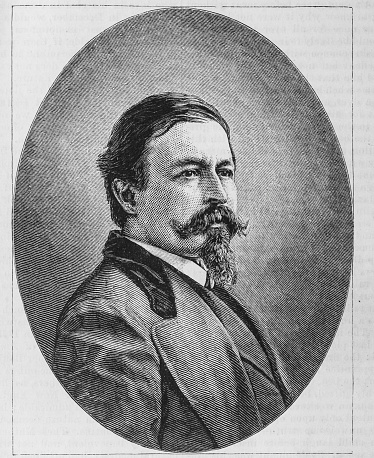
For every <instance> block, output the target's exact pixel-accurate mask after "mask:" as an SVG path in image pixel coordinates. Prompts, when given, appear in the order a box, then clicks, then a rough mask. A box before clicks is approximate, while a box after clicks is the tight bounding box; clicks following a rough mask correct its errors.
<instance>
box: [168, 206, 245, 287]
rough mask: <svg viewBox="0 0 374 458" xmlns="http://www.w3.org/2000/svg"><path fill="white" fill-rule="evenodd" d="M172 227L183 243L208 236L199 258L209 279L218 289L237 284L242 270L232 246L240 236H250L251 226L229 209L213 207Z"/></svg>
mask: <svg viewBox="0 0 374 458" xmlns="http://www.w3.org/2000/svg"><path fill="white" fill-rule="evenodd" d="M171 224H172V227H174V229H175V231H176V232H177V233H178V234H179V236H180V237H181V238H182V239H187V238H188V237H191V236H193V235H198V234H204V235H205V236H206V239H205V242H204V244H203V246H202V247H201V249H200V250H199V252H198V255H199V256H200V258H201V259H202V260H203V261H204V264H205V266H206V267H207V269H208V276H209V278H210V279H212V280H213V281H214V283H215V284H216V285H219V286H225V285H233V284H235V283H236V280H237V277H238V269H237V266H236V261H235V254H234V251H233V250H232V249H231V247H230V242H231V239H232V238H233V237H234V236H235V235H236V234H239V235H244V236H245V235H247V227H248V222H244V221H243V220H242V219H241V218H240V217H238V216H237V215H235V213H234V212H233V211H232V210H231V209H230V208H229V207H227V206H226V205H211V206H209V207H208V208H206V209H202V210H200V211H198V212H197V213H196V214H195V215H193V216H192V218H191V219H190V220H189V221H188V222H187V223H185V224H179V223H178V222H177V221H172V222H171ZM213 225H214V226H213Z"/></svg>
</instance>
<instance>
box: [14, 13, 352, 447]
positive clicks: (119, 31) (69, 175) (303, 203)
mask: <svg viewBox="0 0 374 458" xmlns="http://www.w3.org/2000/svg"><path fill="white" fill-rule="evenodd" d="M202 43H204V46H202ZM14 215H15V224H14V227H15V258H16V267H17V276H18V281H19V286H20V291H21V294H22V299H23V301H24V305H25V309H26V313H27V316H28V318H29V322H30V326H31V328H32V330H33V332H34V335H35V338H36V340H37V342H38V344H39V345H40V348H41V350H42V352H43V355H44V356H45V358H46V360H47V362H48V363H49V364H50V366H51V368H52V369H53V371H54V373H55V375H56V376H57V378H58V380H59V381H60V382H61V384H62V385H63V387H64V388H65V390H66V391H67V392H68V393H69V395H70V396H71V397H72V398H73V399H74V400H75V401H76V402H77V403H78V404H79V405H80V406H82V407H83V409H84V410H85V411H86V412H87V413H88V414H89V415H91V416H92V417H93V418H94V419H95V420H97V421H98V422H99V423H100V424H101V425H103V426H104V427H106V428H107V429H108V430H109V431H112V432H114V433H116V434H117V435H118V436H120V437H122V438H125V439H127V440H130V441H131V442H133V443H135V444H139V445H142V446H145V447H147V448H148V449H155V450H165V451H177V452H178V451H182V452H190V451H191V452H193V451H196V452H199V451H204V450H214V449H220V448H222V447H226V446H228V445H232V444H234V443H237V442H238V441H241V440H242V439H245V438H247V437H249V436H252V435H253V434H255V433H257V432H259V431H261V430H262V429H263V428H264V427H265V426H266V425H268V424H270V423H271V422H272V421H273V420H275V419H276V418H278V417H279V416H280V415H281V414H282V413H283V412H285V410H286V409H287V408H288V407H289V406H290V405H291V404H292V403H293V401H294V400H295V399H296V398H297V397H298V396H299V395H300V394H301V392H302V391H303V390H304V388H305V387H306V385H307V384H308V383H309V381H310V380H311V378H312V377H313V375H314V374H315V372H316V370H317V369H318V367H319V365H320V364H321V362H322V360H323V358H324V356H325V355H326V352H327V350H328V348H329V345H330V344H331V341H332V339H333V337H334V334H335V331H336V329H337V326H338V324H339V320H340V318H341V315H342V311H343V307H344V303H345V300H346V294H347V288H348V285H349V273H350V262H351V254H352V213H351V201H350V190H349V183H348V177H347V173H346V169H345V164H344V160H343V157H342V152H341V149H340V146H339V143H338V140H337V138H336V135H335V133H334V130H333V128H332V126H331V123H330V122H329V120H328V117H327V114H326V112H325V111H324V108H323V106H322V104H321V102H320V101H319V100H318V98H317V96H316V95H315V93H314V92H313V90H312V89H311V87H310V86H309V85H308V83H307V82H306V80H305V78H304V77H303V76H302V75H301V74H300V72H299V71H298V70H297V69H296V68H295V66H294V65H293V64H292V62H291V61H290V60H289V59H288V58H287V57H286V56H285V55H284V54H283V53H282V52H281V51H280V50H279V49H278V48H276V46H274V45H273V44H272V43H271V42H269V40H267V39H265V38H264V37H263V36H261V35H260V34H258V33H257V32H255V31H254V30H252V29H249V28H248V27H246V26H244V25H243V24H240V23H238V22H236V21H233V20H231V19H229V18H228V17H225V16H222V15H217V14H213V13H210V12H208V11H199V10H192V9H177V8H176V9H165V10H157V11H151V12H148V13H147V14H145V15H141V16H138V17H132V18H130V19H128V20H126V21H123V22H122V23H118V24H116V25H115V26H113V27H112V28H111V29H108V30H106V31H105V32H103V33H102V34H100V35H99V36H97V37H96V38H95V39H94V40H92V42H90V43H88V44H87V45H86V46H85V47H84V48H83V49H82V50H81V51H80V52H79V53H78V54H77V55H76V56H75V57H74V58H73V59H72V61H71V62H70V63H69V64H68V65H67V66H66V68H65V69H64V70H63V72H62V73H61V75H60V76H59V78H58V79H57V80H56V82H55V83H54V85H53V86H52V88H51V91H50V93H49V94H48V95H47V97H46V99H45V101H43V105H42V106H41V108H40V111H39V112H38V115H37V116H36V118H35V121H34V123H33V126H32V128H31V130H30V133H29V135H28V138H27V140H26V143H25V147H24V151H23V156H22V158H21V162H20V167H19V172H18V175H17V185H16V194H15V211H14ZM108 233H109V237H108ZM34 266H37V267H38V268H37V269H35V267H34ZM59 388H60V387H59ZM61 391H62V393H63V395H65V396H67V395H66V393H65V392H64V390H62V388H61ZM67 399H69V398H68V397H67ZM69 401H70V400H69ZM71 404H73V405H74V403H73V402H71ZM291 410H292V409H291ZM100 430H103V431H104V433H106V431H105V430H104V429H103V428H100ZM268 431H269V429H268ZM265 434H266V433H265ZM112 436H113V435H112V434H110V437H112ZM113 437H114V436H113ZM260 437H261V436H260ZM118 439H119V438H118ZM253 439H254V438H253ZM256 439H257V438H256ZM256 439H254V440H256ZM121 443H123V444H125V445H126V442H125V441H121ZM127 445H128V444H127Z"/></svg>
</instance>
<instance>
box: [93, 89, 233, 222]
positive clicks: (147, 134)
mask: <svg viewBox="0 0 374 458" xmlns="http://www.w3.org/2000/svg"><path fill="white" fill-rule="evenodd" d="M204 120H213V121H216V122H218V123H219V124H220V125H221V126H222V127H223V129H224V130H225V132H226V134H227V137H228V140H229V144H230V129H229V126H228V125H227V123H226V121H225V120H224V119H223V118H222V116H221V115H220V113H219V112H218V111H217V109H216V108H214V107H213V106H212V105H210V104H208V103H207V102H205V101H204V100H202V99H200V98H198V97H195V96H190V95H186V94H177V93H172V92H167V93H163V94H156V95H151V96H150V97H147V98H145V99H143V100H141V101H140V102H139V103H137V104H135V105H133V106H132V107H130V108H129V109H128V110H126V111H125V112H124V113H123V114H122V116H121V117H120V118H119V120H118V121H117V122H116V123H115V124H114V127H113V130H112V133H111V135H110V139H109V142H108V146H107V148H106V150H105V152H104V153H103V154H101V155H100V156H99V158H98V160H97V164H98V167H99V169H100V171H101V174H102V176H103V178H104V186H105V188H106V193H107V198H108V202H109V203H110V209H111V215H112V219H113V221H114V222H115V223H116V224H117V225H118V226H119V227H121V228H122V227H123V226H124V223H125V222H126V219H127V214H126V213H125V212H124V210H123V208H122V207H121V206H120V204H119V203H118V201H117V199H116V197H115V196H114V195H113V191H112V183H113V180H114V179H115V178H119V179H121V180H123V181H125V182H127V183H131V184H133V185H135V186H137V187H138V188H140V189H141V188H142V187H143V186H145V185H146V171H145V156H146V147H147V144H148V142H149V141H150V140H151V139H152V138H153V137H158V136H161V135H163V134H165V133H166V132H167V131H168V130H169V129H171V128H172V127H173V126H174V125H175V124H177V123H180V122H204ZM230 148H231V144H230ZM231 154H232V156H233V160H234V163H235V156H234V153H233V151H232V148H231Z"/></svg>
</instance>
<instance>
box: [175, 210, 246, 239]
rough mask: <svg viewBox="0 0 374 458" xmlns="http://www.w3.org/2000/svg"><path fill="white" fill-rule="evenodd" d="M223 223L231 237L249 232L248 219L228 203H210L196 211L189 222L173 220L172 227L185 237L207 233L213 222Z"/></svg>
mask: <svg viewBox="0 0 374 458" xmlns="http://www.w3.org/2000/svg"><path fill="white" fill-rule="evenodd" d="M217 223H222V224H224V225H225V226H226V228H227V230H228V232H229V235H230V238H232V237H234V236H235V235H236V234H239V235H241V236H246V235H247V233H248V221H246V222H245V221H244V220H243V219H242V218H241V217H240V216H238V215H236V214H235V213H234V212H233V211H232V210H231V208H229V207H228V206H227V205H222V204H221V205H210V206H209V207H208V208H204V209H201V210H199V211H198V212H196V213H195V214H194V215H193V216H192V217H191V218H190V219H189V221H187V223H178V222H177V221H175V220H172V221H171V224H172V227H173V228H174V230H175V231H176V232H177V234H179V236H180V237H181V238H183V239H186V238H187V237H189V236H190V235H198V234H204V233H206V232H207V231H208V230H209V229H210V227H211V225H212V224H217Z"/></svg>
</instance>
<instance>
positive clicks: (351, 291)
mask: <svg viewBox="0 0 374 458" xmlns="http://www.w3.org/2000/svg"><path fill="white" fill-rule="evenodd" d="M35 7H37V8H43V7H90V8H93V7H97V8H102V7H117V8H118V7H121V8H142V9H144V8H149V9H152V8H158V9H162V8H178V9H194V8H209V9H211V10H214V9H215V8H217V7H219V8H223V9H224V8H238V9H239V8H242V9H306V8H309V9H315V8H333V9H350V10H351V77H352V83H351V124H352V125H351V161H352V163H351V172H352V176H351V182H350V183H349V187H350V191H351V200H352V202H351V203H352V219H353V223H354V215H355V213H354V204H355V178H354V176H355V166H354V122H353V120H354V6H348V5H228V4H219V5H214V4H205V5H202V4H196V5H195V4H194V5H186V6H176V5H174V6H173V5H168V4H146V5H144V4H143V5H141V4H120V3H112V4H92V3H76V4H53V3H50V4H37V3H35V4H12V5H11V27H10V29H11V40H10V56H11V72H10V73H11V77H10V88H11V100H10V117H11V119H10V133H11V183H12V197H13V202H14V190H15V178H16V173H15V170H14V124H13V122H14V105H13V90H14V80H13V63H14V62H13V59H14V28H13V20H14V11H15V9H16V8H35ZM233 20H235V21H237V20H236V19H233ZM118 22H120V21H118ZM259 33H260V32H259ZM94 38H95V37H93V38H92V39H94ZM274 45H275V46H277V45H276V44H274ZM78 52H79V51H78ZM287 57H288V56H287ZM288 58H289V57H288ZM289 59H290V58H289ZM290 61H291V62H292V64H293V65H294V66H295V67H296V68H297V69H298V67H297V65H295V64H294V62H293V61H292V59H290ZM298 70H299V69H298ZM313 91H314V90H313ZM316 95H317V97H318V94H316ZM318 99H319V98H318ZM41 103H42V102H41ZM30 130H31V126H30ZM30 130H29V131H30ZM29 131H28V133H29ZM345 168H346V169H348V167H347V164H346V163H345ZM347 171H348V170H347ZM348 176H349V174H348ZM13 202H12V204H13ZM11 232H12V273H11V283H12V291H11V302H12V307H11V311H12V319H11V343H12V351H11V379H12V383H11V397H12V399H11V401H12V402H11V412H12V422H11V434H12V441H11V444H12V456H127V455H129V456H137V455H139V456H143V455H162V454H165V452H163V451H160V452H153V451H149V452H122V453H15V451H14V448H15V447H14V446H15V437H14V287H15V281H14V280H15V277H16V276H15V258H14V242H13V241H14V206H13V205H12V213H11ZM353 251H354V250H353ZM353 258H354V257H352V265H351V274H350V286H349V289H348V291H347V297H346V301H345V306H344V308H343V311H344V310H345V308H346V306H347V301H348V300H349V299H350V301H351V329H350V331H351V350H352V355H351V372H352V373H351V419H352V422H351V451H349V452H221V451H210V452H204V455H222V456H227V455H230V456H231V455H233V456H234V455H235V456H236V455H251V456H252V455H264V456H265V455H266V456H273V455H274V456H282V455H283V456H295V455H306V456H308V455H313V456H329V455H339V456H349V455H353V453H354V451H353V449H354V445H355V438H354V406H355V404H354V394H355V390H354V389H355V367H354V347H355V343H354V297H355V296H354V283H353V282H354V262H353ZM342 316H343V315H342ZM341 319H342V318H341ZM334 337H335V336H334ZM333 341H334V339H333V340H332V341H331V344H330V346H329V348H328V350H327V353H328V352H329V350H330V348H331V345H332V342H333ZM38 347H39V345H38ZM39 350H40V347H39ZM327 353H326V354H327ZM185 454H191V453H188V452H186V453H179V455H185ZM169 455H170V453H169Z"/></svg>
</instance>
